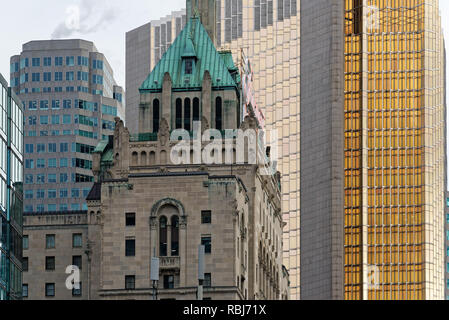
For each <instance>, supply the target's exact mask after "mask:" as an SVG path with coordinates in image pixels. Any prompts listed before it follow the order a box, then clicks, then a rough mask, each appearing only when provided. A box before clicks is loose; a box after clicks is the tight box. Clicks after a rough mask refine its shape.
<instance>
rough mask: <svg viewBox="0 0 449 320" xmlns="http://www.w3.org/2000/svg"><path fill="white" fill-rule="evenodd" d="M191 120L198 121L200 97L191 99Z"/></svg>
mask: <svg viewBox="0 0 449 320" xmlns="http://www.w3.org/2000/svg"><path fill="white" fill-rule="evenodd" d="M193 121H200V99H198V98H195V99H193Z"/></svg>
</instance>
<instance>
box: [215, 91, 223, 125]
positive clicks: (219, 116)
mask: <svg viewBox="0 0 449 320" xmlns="http://www.w3.org/2000/svg"><path fill="white" fill-rule="evenodd" d="M215 129H217V130H222V129H223V105H222V100H221V98H220V97H217V99H215Z"/></svg>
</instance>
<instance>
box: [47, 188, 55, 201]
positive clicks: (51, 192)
mask: <svg viewBox="0 0 449 320" xmlns="http://www.w3.org/2000/svg"><path fill="white" fill-rule="evenodd" d="M48 199H56V189H49V190H48Z"/></svg>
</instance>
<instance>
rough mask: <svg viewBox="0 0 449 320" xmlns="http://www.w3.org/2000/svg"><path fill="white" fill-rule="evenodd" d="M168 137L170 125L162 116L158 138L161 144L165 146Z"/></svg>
mask: <svg viewBox="0 0 449 320" xmlns="http://www.w3.org/2000/svg"><path fill="white" fill-rule="evenodd" d="M169 139H170V127H169V125H168V122H167V119H165V118H162V120H161V124H160V129H159V136H158V140H159V141H160V142H161V146H163V147H165V146H166V145H167V142H168V140H169Z"/></svg>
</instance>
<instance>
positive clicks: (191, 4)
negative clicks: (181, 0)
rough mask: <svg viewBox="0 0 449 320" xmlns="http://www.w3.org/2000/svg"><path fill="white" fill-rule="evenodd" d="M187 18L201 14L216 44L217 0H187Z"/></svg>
mask: <svg viewBox="0 0 449 320" xmlns="http://www.w3.org/2000/svg"><path fill="white" fill-rule="evenodd" d="M186 8H187V19H190V18H191V17H192V16H199V18H200V19H201V23H202V24H203V26H204V28H205V29H206V31H207V33H208V34H209V37H210V38H211V40H212V42H213V43H214V45H215V44H216V39H215V35H216V30H215V29H216V26H217V18H216V14H217V10H216V1H215V0H187V4H186Z"/></svg>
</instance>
